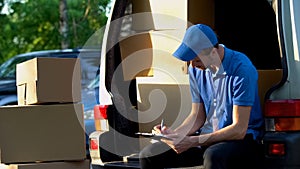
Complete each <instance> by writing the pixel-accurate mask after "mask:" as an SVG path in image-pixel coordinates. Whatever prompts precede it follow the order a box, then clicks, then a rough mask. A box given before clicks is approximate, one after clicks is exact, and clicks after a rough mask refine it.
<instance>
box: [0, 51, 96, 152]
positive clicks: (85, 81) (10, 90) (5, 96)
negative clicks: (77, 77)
mask: <svg viewBox="0 0 300 169" xmlns="http://www.w3.org/2000/svg"><path fill="white" fill-rule="evenodd" d="M35 57H55V58H80V61H81V69H82V94H81V96H82V103H83V105H84V119H85V131H86V137H87V141H86V144H87V145H86V146H87V155H88V156H89V149H88V147H89V145H88V143H89V142H88V136H89V134H90V133H92V132H93V131H95V126H94V120H93V108H94V106H95V105H96V97H95V91H94V90H93V89H92V88H89V87H88V86H89V85H90V83H92V82H93V81H94V80H95V78H96V73H97V70H98V65H99V58H100V51H99V50H96V49H66V50H44V51H35V52H30V53H25V54H19V55H16V56H14V57H12V58H10V59H9V60H7V61H6V62H4V63H3V64H2V65H1V66H0V106H5V105H17V104H18V100H17V87H16V65H17V64H18V63H21V62H24V61H26V60H29V59H32V58H35Z"/></svg>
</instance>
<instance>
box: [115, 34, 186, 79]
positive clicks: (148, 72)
mask: <svg viewBox="0 0 300 169" xmlns="http://www.w3.org/2000/svg"><path fill="white" fill-rule="evenodd" d="M184 33H185V30H164V31H146V32H141V33H138V34H134V35H131V36H128V37H124V38H123V39H122V40H121V41H120V50H121V57H122V64H121V65H122V66H121V67H122V69H119V68H118V69H117V71H116V72H118V71H120V70H122V74H123V76H124V78H125V80H131V79H134V78H136V77H151V76H157V75H159V74H168V75H172V76H173V75H174V76H177V75H181V74H182V73H183V67H184V65H185V64H186V62H183V61H180V60H179V59H176V58H175V57H174V56H172V54H173V52H174V51H175V50H176V48H177V47H178V46H179V45H180V42H181V39H182V38H183V35H184Z"/></svg>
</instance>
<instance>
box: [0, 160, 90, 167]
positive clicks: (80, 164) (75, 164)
mask: <svg viewBox="0 0 300 169" xmlns="http://www.w3.org/2000/svg"><path fill="white" fill-rule="evenodd" d="M5 167H6V168H5V169H89V168H90V161H89V160H82V161H65V162H47V163H45V162H43V163H26V164H10V165H5ZM1 169H2V168H1Z"/></svg>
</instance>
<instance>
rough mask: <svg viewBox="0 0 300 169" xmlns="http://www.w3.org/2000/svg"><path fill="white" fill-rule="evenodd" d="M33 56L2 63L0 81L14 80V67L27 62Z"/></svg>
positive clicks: (15, 58) (14, 58)
mask: <svg viewBox="0 0 300 169" xmlns="http://www.w3.org/2000/svg"><path fill="white" fill-rule="evenodd" d="M33 57H34V56H26V57H13V58H11V59H9V60H8V61H6V62H4V63H3V64H2V65H1V66H0V78H1V79H15V78H16V65H17V64H18V63H21V62H23V61H26V60H29V59H31V58H33Z"/></svg>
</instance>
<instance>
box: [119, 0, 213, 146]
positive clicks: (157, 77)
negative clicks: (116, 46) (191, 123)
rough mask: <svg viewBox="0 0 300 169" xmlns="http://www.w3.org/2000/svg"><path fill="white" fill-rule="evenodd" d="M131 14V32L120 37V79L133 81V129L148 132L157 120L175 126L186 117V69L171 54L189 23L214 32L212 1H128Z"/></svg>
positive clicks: (188, 100)
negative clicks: (135, 110)
mask: <svg viewBox="0 0 300 169" xmlns="http://www.w3.org/2000/svg"><path fill="white" fill-rule="evenodd" d="M132 11H133V15H132V27H131V28H132V30H133V32H134V34H131V35H127V36H126V37H121V39H120V51H121V56H122V70H123V71H122V73H123V75H124V79H125V80H131V79H136V85H137V87H136V89H137V103H138V106H137V107H138V120H139V130H140V131H143V132H151V129H152V127H153V126H154V125H156V124H159V123H160V121H161V119H162V118H163V119H164V120H165V123H166V125H168V126H172V127H175V126H177V125H179V124H180V123H182V121H183V120H184V119H185V117H186V116H187V115H188V114H189V113H190V108H191V98H190V97H191V96H190V91H189V82H188V75H187V66H188V65H187V63H186V62H183V61H180V60H178V59H176V58H175V57H174V56H172V54H173V52H174V51H175V50H176V49H177V47H178V46H179V45H180V43H181V41H182V39H183V36H184V33H185V31H186V28H187V27H189V26H190V25H191V24H197V23H204V24H207V25H210V26H211V27H212V28H214V1H211V0H201V1H199V0H184V1H183V0H163V1H161V0H132ZM141 142H143V141H141ZM142 147H143V143H142Z"/></svg>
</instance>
